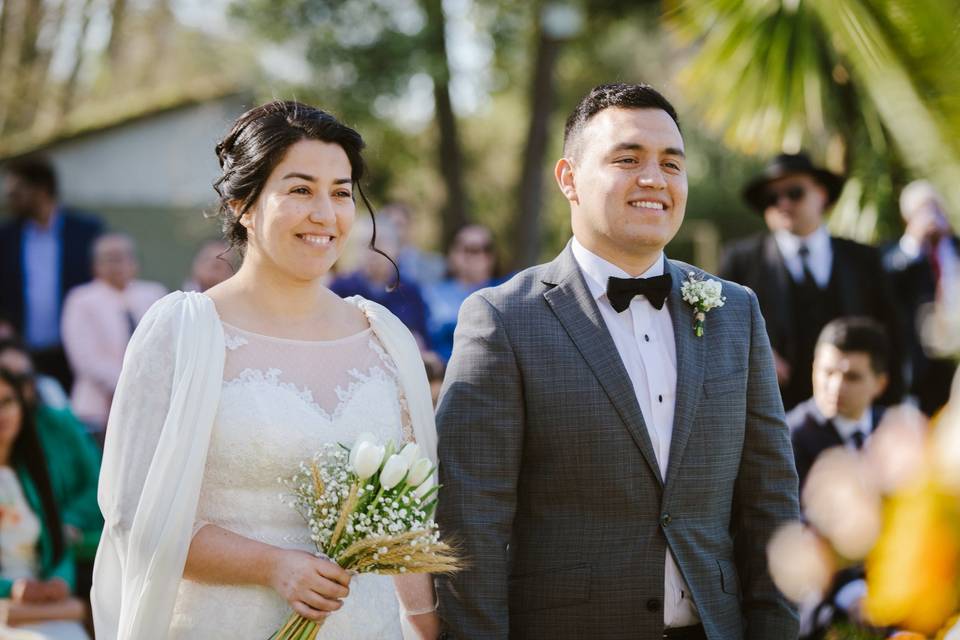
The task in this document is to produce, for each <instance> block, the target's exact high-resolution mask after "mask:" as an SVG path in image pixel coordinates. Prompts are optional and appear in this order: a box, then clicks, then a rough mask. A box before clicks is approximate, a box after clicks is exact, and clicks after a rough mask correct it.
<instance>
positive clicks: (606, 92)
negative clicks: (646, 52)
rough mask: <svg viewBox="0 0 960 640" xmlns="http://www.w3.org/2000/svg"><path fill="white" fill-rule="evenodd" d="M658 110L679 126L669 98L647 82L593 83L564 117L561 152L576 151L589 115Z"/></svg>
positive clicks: (570, 152)
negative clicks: (614, 110) (607, 110)
mask: <svg viewBox="0 0 960 640" xmlns="http://www.w3.org/2000/svg"><path fill="white" fill-rule="evenodd" d="M613 107H616V108H620V109H661V110H663V111H666V112H667V115H669V116H670V117H671V118H673V121H674V122H675V123H677V129H679V128H680V119H679V118H678V117H677V110H676V109H674V108H673V105H672V104H670V101H669V100H667V99H666V98H664V97H663V95H662V94H661V93H660V92H659V91H657V90H656V89H654V88H653V87H651V86H650V85H648V84H626V83H623V82H617V83H614V84H601V85H597V86H596V87H594V88H593V89H591V90H590V92H589V93H588V94H587V95H585V96H584V97H583V98H582V99H581V100H580V102H579V104H577V106H576V108H575V109H574V110H573V113H571V114H570V117H568V118H567V125H566V127H564V130H563V155H565V156H567V157H570V156H571V155H572V154H575V153H576V147H577V144H578V142H579V139H580V133H581V132H582V131H583V128H584V127H585V126H586V124H587V122H589V120H590V118H592V117H593V116H595V115H597V114H598V113H600V112H601V111H603V110H604V109H610V108H613Z"/></svg>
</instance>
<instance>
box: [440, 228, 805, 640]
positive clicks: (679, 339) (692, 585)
mask: <svg viewBox="0 0 960 640" xmlns="http://www.w3.org/2000/svg"><path fill="white" fill-rule="evenodd" d="M668 269H669V272H670V273H671V274H672V276H673V290H672V292H671V293H670V296H669V298H668V300H667V305H668V308H669V310H670V315H671V318H672V321H673V328H674V337H675V341H676V356H677V395H676V411H675V419H674V425H673V435H672V440H671V445H670V460H669V466H668V470H667V474H666V475H667V477H666V480H664V479H663V478H662V477H661V474H660V469H659V466H658V464H657V459H656V456H655V453H654V449H653V446H652V444H651V439H650V436H649V433H648V431H647V427H646V425H645V423H644V419H643V415H642V412H641V410H640V406H639V404H638V402H637V399H636V396H635V394H634V389H633V386H632V383H631V381H630V378H629V376H628V375H627V371H626V369H625V367H624V364H623V361H622V360H621V358H620V355H619V353H618V352H617V349H616V346H615V345H614V342H613V339H612V338H611V336H610V333H609V332H608V330H607V328H606V325H605V323H604V320H603V317H602V316H601V313H600V310H599V308H598V307H597V304H596V301H595V300H594V298H593V296H592V295H591V294H590V291H589V289H588V287H587V284H586V283H585V281H584V278H583V276H582V274H581V272H580V269H579V267H578V265H577V263H576V261H575V259H574V257H573V254H572V251H571V249H570V247H569V246H568V247H567V249H566V250H565V251H564V252H563V253H562V254H561V255H560V256H559V257H558V258H557V259H556V260H554V261H553V262H552V263H550V264H547V265H541V266H538V267H534V268H532V269H528V270H526V271H524V272H522V273H520V274H518V275H517V276H515V277H514V278H512V279H511V280H510V281H509V282H507V283H506V284H503V285H501V286H499V287H495V288H492V289H484V290H481V291H479V292H477V293H475V294H473V295H472V296H471V297H470V298H468V299H467V301H466V302H465V303H464V305H463V307H462V308H461V310H460V318H459V323H458V326H457V331H456V338H455V345H454V350H453V356H452V359H451V360H450V365H449V368H448V370H447V375H446V382H445V386H444V391H443V394H442V397H441V400H440V405H439V412H438V420H437V424H438V431H439V435H440V443H439V458H440V482H441V483H442V485H443V489H442V491H443V497H442V499H441V500H440V503H439V510H438V512H437V520H438V522H439V524H440V529H441V533H442V534H443V535H447V536H451V537H452V538H453V539H457V540H460V541H462V544H463V550H464V554H465V556H466V558H467V561H468V562H469V568H468V569H467V570H466V571H463V572H461V573H459V574H457V575H455V576H453V577H452V578H446V577H442V578H438V592H439V598H440V614H441V617H442V618H443V619H444V621H445V623H446V624H447V625H448V627H449V629H450V631H451V632H452V633H453V635H454V636H455V637H457V638H463V639H471V640H473V639H479V638H483V639H484V640H494V639H504V638H508V637H510V638H550V639H551V640H565V639H570V640H581V639H583V638H604V639H605V640H616V639H618V638H623V639H627V638H630V639H635V638H659V637H661V635H662V632H663V627H664V619H663V615H664V614H663V597H664V562H665V555H666V551H667V549H669V550H670V552H671V553H672V554H673V557H674V558H675V559H676V562H677V565H678V567H679V569H680V571H681V573H682V575H683V578H684V580H685V581H686V583H687V585H688V587H689V589H690V593H691V595H692V598H693V601H694V604H695V605H696V608H697V610H698V613H699V615H700V618H701V620H702V623H703V626H704V629H705V631H706V634H707V637H708V638H710V640H737V639H739V638H751V639H755V640H761V639H762V640H770V639H771V638H777V639H778V640H781V639H783V640H786V639H789V638H796V635H797V625H798V623H797V617H796V613H795V612H794V610H793V609H792V607H791V606H790V605H789V604H788V603H787V601H786V600H785V599H784V598H783V596H781V595H780V594H779V593H778V591H777V589H776V588H775V587H774V585H773V583H772V581H771V579H770V577H769V575H768V573H767V567H766V555H765V546H766V544H767V541H768V539H769V537H770V535H771V534H772V533H773V531H774V529H775V528H776V527H777V526H778V525H779V524H781V523H783V522H785V521H788V520H791V519H796V518H798V517H799V508H798V502H797V476H796V472H795V470H794V465H793V458H792V454H791V450H790V442H789V435H788V432H787V429H786V425H785V424H784V421H783V409H782V405H781V403H780V396H779V392H778V390H777V383H776V377H775V374H774V370H773V359H772V356H771V352H770V346H769V342H768V340H767V336H766V333H765V331H764V326H763V318H762V317H761V315H760V308H759V306H758V304H757V300H756V297H755V296H754V295H753V294H752V293H751V292H749V291H747V290H746V289H744V288H742V287H740V286H737V285H736V284H733V283H730V282H725V283H723V291H724V294H725V295H726V296H727V300H726V304H725V306H723V307H722V308H718V309H714V310H712V311H710V312H709V313H708V314H707V319H706V333H705V334H704V335H703V337H700V338H698V337H696V336H695V335H694V329H693V326H694V316H693V308H692V307H691V306H690V305H688V304H687V303H686V302H684V301H683V299H682V297H681V294H680V286H681V284H682V281H683V280H685V279H686V278H687V274H688V272H690V271H694V272H696V273H697V274H698V275H701V276H703V275H706V274H703V272H701V271H700V270H698V269H696V268H694V267H691V266H689V265H686V264H684V263H681V262H675V261H669V264H668Z"/></svg>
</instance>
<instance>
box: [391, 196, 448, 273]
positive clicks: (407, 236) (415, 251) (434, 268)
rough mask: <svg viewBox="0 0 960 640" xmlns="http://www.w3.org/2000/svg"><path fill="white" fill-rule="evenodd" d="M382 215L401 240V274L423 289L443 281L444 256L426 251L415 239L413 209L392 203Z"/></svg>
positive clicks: (398, 255)
mask: <svg viewBox="0 0 960 640" xmlns="http://www.w3.org/2000/svg"><path fill="white" fill-rule="evenodd" d="M380 214H381V215H382V216H383V217H384V218H386V219H387V220H389V221H390V222H391V223H393V226H394V228H396V230H397V235H398V236H399V238H400V251H399V252H398V253H397V265H399V267H400V274H401V275H402V276H404V277H405V278H406V279H407V280H412V281H414V282H416V283H417V284H418V285H420V286H421V287H425V286H427V285H431V284H433V283H435V282H439V281H440V280H442V279H443V275H444V272H445V271H446V265H445V263H444V260H443V256H441V255H439V254H437V253H433V252H432V251H424V250H423V249H421V248H419V247H418V246H417V245H416V243H415V242H414V239H413V209H411V208H410V205H408V204H406V203H404V202H391V203H390V204H388V205H386V206H385V207H383V208H382V209H381V210H380Z"/></svg>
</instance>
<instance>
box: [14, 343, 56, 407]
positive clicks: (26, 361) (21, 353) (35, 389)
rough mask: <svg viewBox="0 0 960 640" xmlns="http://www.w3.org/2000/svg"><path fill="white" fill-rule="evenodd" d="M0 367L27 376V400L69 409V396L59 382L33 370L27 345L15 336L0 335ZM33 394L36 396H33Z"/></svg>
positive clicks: (46, 405)
mask: <svg viewBox="0 0 960 640" xmlns="http://www.w3.org/2000/svg"><path fill="white" fill-rule="evenodd" d="M0 367H4V368H6V369H9V370H10V371H13V372H14V373H16V374H18V375H23V376H26V377H29V379H30V380H31V382H32V384H31V385H30V386H31V388H30V389H28V391H29V394H28V397H27V400H29V401H31V402H32V401H34V399H36V401H37V402H39V403H41V404H43V406H45V407H49V408H51V409H69V408H70V398H69V397H67V392H66V391H64V389H63V387H62V386H61V385H60V382H59V381H58V380H57V379H56V378H54V377H52V376H48V375H44V374H42V373H39V372H37V371H35V370H34V367H33V361H32V360H31V359H30V352H29V351H28V350H27V347H26V346H25V345H24V344H23V343H22V342H21V341H20V340H19V339H18V338H16V337H9V338H3V337H0ZM34 396H36V397H35V398H34Z"/></svg>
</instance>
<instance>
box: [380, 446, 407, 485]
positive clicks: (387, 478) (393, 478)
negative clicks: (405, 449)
mask: <svg viewBox="0 0 960 640" xmlns="http://www.w3.org/2000/svg"><path fill="white" fill-rule="evenodd" d="M405 475H407V461H406V460H404V459H403V458H402V457H401V456H400V455H399V454H396V453H395V454H393V455H392V456H390V458H388V459H387V463H386V464H385V465H383V471H381V472H380V486H382V487H383V488H384V489H388V490H389V489H393V488H394V487H395V486H397V485H398V484H400V481H401V480H403V476H405Z"/></svg>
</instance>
